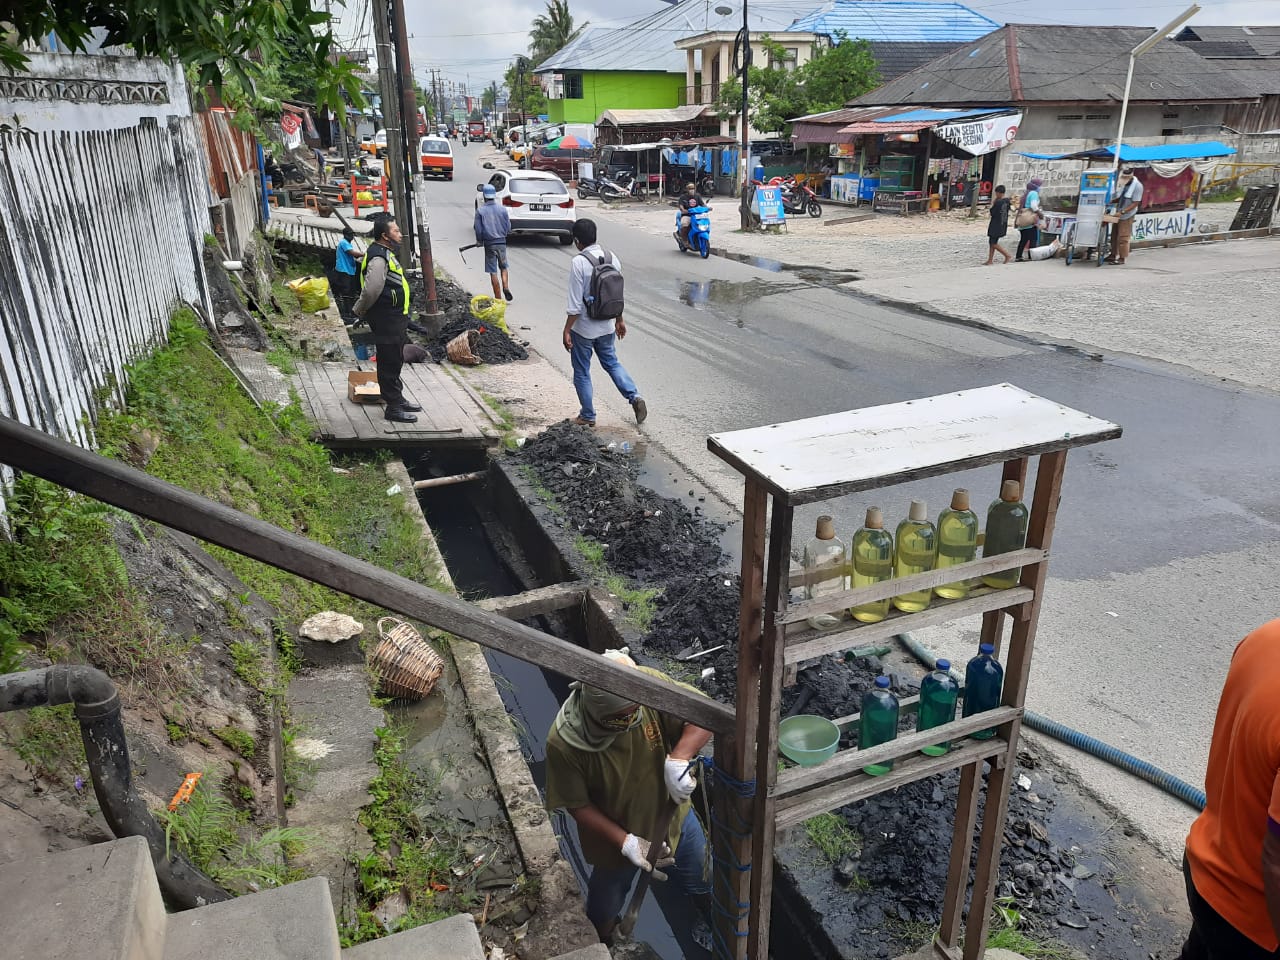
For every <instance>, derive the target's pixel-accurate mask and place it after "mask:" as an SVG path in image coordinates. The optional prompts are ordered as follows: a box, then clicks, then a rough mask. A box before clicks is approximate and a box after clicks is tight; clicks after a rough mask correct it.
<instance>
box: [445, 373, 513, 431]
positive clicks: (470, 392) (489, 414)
mask: <svg viewBox="0 0 1280 960" xmlns="http://www.w3.org/2000/svg"><path fill="white" fill-rule="evenodd" d="M438 366H439V369H440V372H441V373H442V374H443V375H444V376H447V377H449V378H450V379H451V380H453V382H454V383H456V384H457V385H458V386H459V387H461V388H462V390H463V392H464V393H466V395H467V396H468V397H470V398H471V402H472V403H474V404H475V405H476V406H477V407H479V408H480V412H481V413H482V414H484V416H485V418H486V419H487V420H488V421H489V423H491V424H492V425H493V427H494V430H495V431H501V429H502V421H501V420H500V419H499V418H498V415H497V414H496V413H495V412H494V411H493V409H492V408H491V407H490V406H489V404H487V403H486V402H485V399H484V397H482V396H481V395H480V393H479V392H478V391H477V390H476V389H475V387H473V386H471V384H469V383H467V378H466V375H465V374H463V372H462V371H461V370H460V369H459V368H457V367H455V366H454V365H453V364H452V363H441V364H439V365H438Z"/></svg>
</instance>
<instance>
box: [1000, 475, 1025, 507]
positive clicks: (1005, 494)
mask: <svg viewBox="0 0 1280 960" xmlns="http://www.w3.org/2000/svg"><path fill="white" fill-rule="evenodd" d="M1000 499H1001V500H1004V501H1005V502H1006V503H1016V502H1017V501H1019V500H1021V499H1022V484H1020V483H1019V482H1018V481H1017V480H1006V481H1004V483H1002V484H1000Z"/></svg>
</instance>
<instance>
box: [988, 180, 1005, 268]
mask: <svg viewBox="0 0 1280 960" xmlns="http://www.w3.org/2000/svg"><path fill="white" fill-rule="evenodd" d="M1008 232H1009V200H1008V198H1007V197H1005V195H1004V187H996V189H995V191H994V192H993V193H992V194H991V220H990V221H989V222H988V223H987V245H988V246H987V262H986V263H985V264H983V266H987V267H989V266H991V263H992V261H993V260H994V259H995V255H996V254H997V253H998V254H1000V256H1002V257H1004V259H1003V260H1002V261H1000V262H1001V263H1008V262H1009V251H1007V250H1006V249H1005V248H1004V247H1002V246H1000V238H1001V237H1003V236H1004V235H1005V234H1006V233H1008Z"/></svg>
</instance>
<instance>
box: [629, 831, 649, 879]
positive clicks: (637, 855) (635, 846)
mask: <svg viewBox="0 0 1280 960" xmlns="http://www.w3.org/2000/svg"><path fill="white" fill-rule="evenodd" d="M640 843H641V841H640V838H639V837H637V836H636V835H635V834H634V833H628V834H627V839H625V840H623V841H622V855H623V856H624V857H626V858H627V859H628V860H630V861H631V862H632V863H633V864H635V865H636V866H637V867H639V868H640V869H641V870H643V871H644V872H645V873H652V872H653V864H651V863H650V862H649V861H648V860H646V859H645V858H644V854H643V853H641V852H640Z"/></svg>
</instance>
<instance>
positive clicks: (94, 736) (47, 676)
mask: <svg viewBox="0 0 1280 960" xmlns="http://www.w3.org/2000/svg"><path fill="white" fill-rule="evenodd" d="M63 703H72V704H75V712H76V719H77V720H79V721H80V735H81V737H82V738H83V739H84V753H85V759H86V760H87V761H88V764H89V776H90V778H91V779H92V780H93V792H94V793H95V794H96V795H97V797H98V805H99V806H100V807H101V808H102V814H103V816H104V817H105V818H106V821H107V825H108V826H109V827H110V828H111V832H112V833H113V834H115V835H116V836H117V837H142V838H143V839H145V840H146V841H147V846H148V847H149V848H150V849H151V862H152V864H153V865H154V866H155V871H156V878H157V879H158V880H159V882H160V889H161V891H162V892H163V893H164V896H165V900H166V901H167V902H168V903H169V904H170V905H171V906H173V907H176V908H178V909H180V910H186V909H189V908H191V907H200V906H204V905H205V904H207V903H217V902H219V901H222V900H230V899H231V894H229V893H227V891H225V890H223V889H222V888H221V887H219V886H218V885H217V884H215V883H214V882H213V881H212V880H210V879H209V878H208V877H206V876H205V875H204V874H203V873H201V872H200V871H199V870H197V869H196V868H195V867H194V866H192V864H191V862H190V861H188V860H187V859H186V858H185V857H183V856H182V855H181V854H180V853H176V852H172V851H169V850H167V849H166V848H167V846H168V844H167V843H166V842H165V834H164V830H163V829H161V827H160V824H158V823H156V821H155V818H154V817H152V816H151V811H150V810H148V809H147V805H146V803H144V802H143V800H142V798H141V797H140V796H138V792H137V791H136V790H135V789H134V787H133V773H132V770H131V767H130V764H129V745H128V743H127V742H126V741H125V737H124V725H123V724H122V723H121V721H120V696H119V694H117V693H116V688H115V684H113V683H112V682H111V678H110V677H108V676H107V675H106V674H105V673H103V672H102V671H101V670H97V669H95V668H93V667H86V666H55V667H46V668H45V669H43V670H25V671H23V672H21V673H9V674H4V675H0V713H7V712H9V711H11V710H29V709H31V708H32V707H45V706H57V705H58V704H63Z"/></svg>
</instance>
